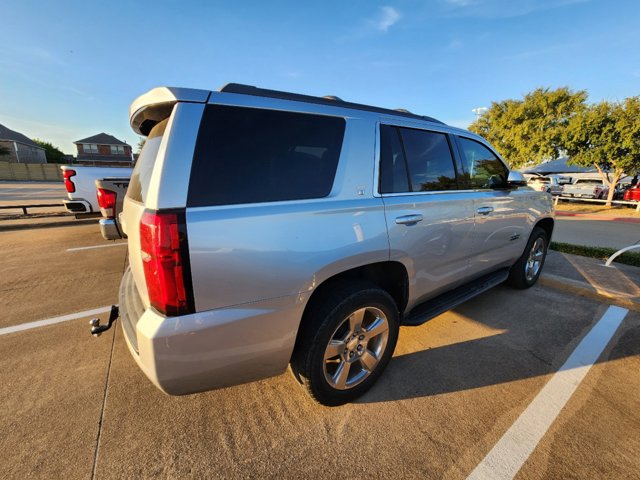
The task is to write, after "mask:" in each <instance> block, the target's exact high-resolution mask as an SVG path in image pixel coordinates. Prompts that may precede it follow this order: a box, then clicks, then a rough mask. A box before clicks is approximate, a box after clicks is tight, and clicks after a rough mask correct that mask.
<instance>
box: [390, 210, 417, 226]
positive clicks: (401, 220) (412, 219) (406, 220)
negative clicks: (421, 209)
mask: <svg viewBox="0 0 640 480" xmlns="http://www.w3.org/2000/svg"><path fill="white" fill-rule="evenodd" d="M421 221H422V215H420V214H419V213H416V214H413V215H402V216H401V217H396V223H397V224H398V225H413V224H416V223H418V222H421Z"/></svg>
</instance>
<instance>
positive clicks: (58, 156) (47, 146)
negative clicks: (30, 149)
mask: <svg viewBox="0 0 640 480" xmlns="http://www.w3.org/2000/svg"><path fill="white" fill-rule="evenodd" d="M33 142H34V143H35V144H36V145H38V146H39V147H42V148H44V153H45V156H46V157H47V163H64V153H62V151H61V150H60V149H59V148H58V147H54V146H53V145H52V144H51V142H45V141H44V140H38V139H37V138H34V139H33Z"/></svg>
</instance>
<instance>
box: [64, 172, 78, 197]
mask: <svg viewBox="0 0 640 480" xmlns="http://www.w3.org/2000/svg"><path fill="white" fill-rule="evenodd" d="M75 174H76V171H75V170H68V169H67V170H64V171H63V172H62V176H63V177H64V186H65V188H66V189H67V192H69V193H75V191H76V186H75V184H74V183H73V181H71V177H73V176H75Z"/></svg>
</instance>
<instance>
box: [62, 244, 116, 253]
mask: <svg viewBox="0 0 640 480" xmlns="http://www.w3.org/2000/svg"><path fill="white" fill-rule="evenodd" d="M121 245H127V242H120V243H108V244H106V245H92V246H90V247H76V248H67V252H77V251H79V250H93V249H94V248H107V247H119V246H121Z"/></svg>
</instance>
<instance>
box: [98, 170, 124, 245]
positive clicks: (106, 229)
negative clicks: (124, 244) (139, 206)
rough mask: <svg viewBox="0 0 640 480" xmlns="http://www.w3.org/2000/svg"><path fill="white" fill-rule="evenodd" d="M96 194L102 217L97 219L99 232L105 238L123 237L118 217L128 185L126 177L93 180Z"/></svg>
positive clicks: (115, 238)
mask: <svg viewBox="0 0 640 480" xmlns="http://www.w3.org/2000/svg"><path fill="white" fill-rule="evenodd" d="M95 184H96V196H97V199H98V205H99V206H100V212H101V213H102V218H101V219H100V220H99V222H98V223H99V224H100V233H102V236H103V237H104V239H105V240H117V239H120V238H125V237H126V235H124V234H123V233H122V227H121V226H120V221H119V219H118V217H119V215H120V213H121V212H122V205H123V203H124V196H125V194H126V193H127V187H128V186H129V179H128V178H117V177H116V178H103V179H99V180H96V181H95Z"/></svg>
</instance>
